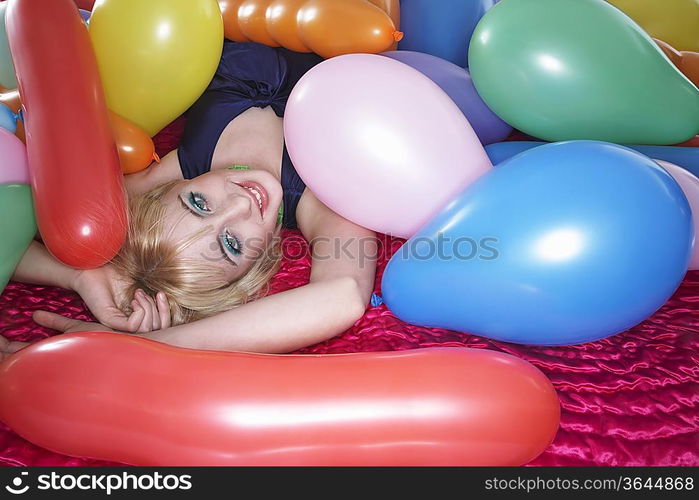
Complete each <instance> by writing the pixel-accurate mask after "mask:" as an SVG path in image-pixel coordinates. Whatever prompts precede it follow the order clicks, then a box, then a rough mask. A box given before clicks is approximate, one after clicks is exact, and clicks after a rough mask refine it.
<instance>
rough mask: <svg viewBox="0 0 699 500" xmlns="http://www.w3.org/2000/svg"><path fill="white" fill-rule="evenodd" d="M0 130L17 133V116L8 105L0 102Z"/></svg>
mask: <svg viewBox="0 0 699 500" xmlns="http://www.w3.org/2000/svg"><path fill="white" fill-rule="evenodd" d="M0 128H4V129H5V130H9V131H10V132H11V133H13V134H14V133H15V132H17V115H16V114H14V113H13V112H12V110H11V109H10V108H8V107H7V105H6V104H4V103H1V102H0Z"/></svg>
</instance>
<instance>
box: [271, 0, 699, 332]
mask: <svg viewBox="0 0 699 500" xmlns="http://www.w3.org/2000/svg"><path fill="white" fill-rule="evenodd" d="M639 3H643V2H639ZM678 3H682V2H681V1H680V2H678ZM688 3H692V2H688ZM457 4H458V5H457ZM654 5H656V7H657V9H659V11H658V12H660V13H663V12H662V11H663V7H662V6H661V5H660V3H657V2H656V3H655V4H654ZM692 5H693V6H694V10H692V11H691V12H692V13H694V14H692V15H695V14H697V9H699V6H697V4H696V3H692ZM671 10H672V8H668V13H669V11H671ZM664 14H667V13H664ZM688 17H691V16H689V14H688ZM667 18H668V16H666V17H665V19H666V22H667ZM671 19H675V18H674V17H672V18H671ZM401 21H402V26H401V29H402V31H403V32H404V33H405V37H404V39H403V41H401V43H400V44H399V50H398V51H393V52H386V53H384V54H383V56H384V57H383V58H382V57H381V56H375V55H361V54H352V55H346V56H340V57H337V58H334V59H332V60H330V61H326V62H324V63H321V64H320V65H318V66H317V67H315V68H313V69H312V70H311V71H310V72H309V73H308V74H306V75H305V76H304V77H303V78H302V79H301V81H300V82H299V83H298V85H297V87H296V88H295V89H294V91H293V92H292V95H291V98H290V101H289V104H288V107H287V115H286V120H285V137H286V140H287V147H288V150H289V154H290V156H291V158H292V160H293V161H294V164H295V165H296V167H297V170H298V171H299V173H300V175H301V177H302V178H303V179H304V180H305V181H306V183H307V185H308V186H309V187H310V189H311V190H312V191H313V192H314V193H315V194H316V196H318V198H319V199H321V200H322V201H323V202H324V203H326V204H327V205H328V206H330V207H331V208H333V209H334V210H335V211H337V212H338V213H340V214H341V215H343V216H344V217H346V218H348V219H350V220H353V221H354V222H356V223H358V224H361V225H363V226H366V227H369V228H371V229H374V230H377V231H380V232H384V233H389V234H392V235H395V236H400V237H404V238H409V239H408V241H407V242H406V243H405V245H404V246H403V247H402V249H401V250H400V251H399V252H398V253H397V254H396V255H394V256H393V258H392V259H391V261H390V263H389V265H388V267H387V269H386V271H385V273H384V276H383V283H382V289H383V295H384V299H385V302H386V304H387V306H388V307H389V309H390V310H391V311H392V312H393V313H395V314H396V315H397V316H398V317H399V318H401V319H402V320H405V321H408V322H410V323H414V324H419V325H423V326H433V327H442V328H449V329H453V330H459V331H466V332H470V333H475V334H478V335H481V336H485V337H489V338H493V339H497V340H502V341H509V342H519V343H524V344H536V345H567V344H575V343H581V342H588V341H593V340H597V339H601V338H604V337H607V336H610V335H613V334H615V333H618V332H621V331H623V330H626V329H628V328H630V327H632V326H634V325H636V324H638V323H639V322H641V321H643V320H644V319H646V318H647V317H649V316H650V315H651V314H653V313H654V312H655V311H656V310H657V309H658V308H660V307H661V306H662V305H663V304H664V303H665V302H666V301H667V299H668V298H669V297H670V296H671V295H672V294H673V293H674V291H675V290H676V289H677V287H678V286H679V284H680V283H681V281H682V279H683V277H684V275H685V273H686V271H687V269H688V268H689V269H696V268H697V266H698V265H699V251H697V250H695V249H694V227H695V225H694V222H693V219H692V208H694V207H697V206H699V191H697V187H698V186H699V179H697V178H696V177H695V176H694V175H693V174H692V173H694V174H699V148H696V147H680V146H679V145H678V144H679V143H685V144H684V145H691V144H692V141H695V140H696V138H695V136H696V134H697V133H699V90H698V89H697V87H696V85H695V84H694V83H693V82H692V80H691V79H690V78H691V77H692V74H693V73H692V71H693V64H694V63H693V62H694V61H695V56H696V55H697V54H694V53H692V52H686V51H685V52H683V53H682V52H678V51H677V50H675V49H673V48H672V47H670V46H669V45H667V44H665V45H666V46H663V43H662V42H657V43H656V41H654V40H653V39H652V38H651V36H650V35H649V34H648V33H646V32H645V31H644V30H643V29H642V28H641V27H639V26H638V25H637V24H636V23H635V22H634V21H633V20H632V19H631V18H630V17H628V16H627V15H625V14H624V13H623V12H621V11H620V10H618V9H617V8H616V7H615V6H613V5H611V4H610V3H607V2H605V1H603V0H526V1H525V0H520V1H518V0H501V1H499V2H494V1H489V0H474V1H471V2H448V1H439V0H437V1H422V0H405V1H403V2H402V3H401ZM678 22H679V21H678ZM413 23H414V24H413ZM432 23H438V24H439V26H440V29H439V30H437V29H436V28H435V27H434V26H433V24H432ZM471 33H472V36H471ZM654 34H656V35H658V36H665V35H666V34H665V33H662V32H657V33H654ZM693 34H694V35H696V32H694V33H693ZM668 39H669V38H668ZM673 43H677V41H676V39H673ZM661 46H662V47H663V48H662V49H661ZM680 47H683V48H684V47H686V45H681V46H680ZM406 48H409V49H411V50H405V49H406ZM612 48H613V50H612ZM663 50H665V52H663ZM466 53H468V70H467V69H465V68H464V67H463V66H466V61H465V59H464V58H463V57H460V55H461V56H463V55H465V54H466ZM666 53H667V54H668V55H666ZM387 59H388V60H387ZM445 59H450V60H451V61H452V62H450V61H447V60H445ZM396 61H398V62H401V63H402V64H395V62H396ZM411 70H412V71H411ZM415 70H417V71H415ZM683 72H684V73H683ZM365 88H371V89H372V93H371V94H370V95H367V94H366V92H365V91H364V89H365ZM360 94H361V95H360ZM338 95H339V96H341V98H338V97H337V96H338ZM445 97H449V99H445ZM329 109H332V110H333V111H334V112H333V113H329V112H328V111H327V110H329ZM511 127H514V128H516V129H518V130H520V131H522V132H524V133H526V134H529V135H531V136H533V137H538V138H540V139H544V140H548V141H561V142H558V143H554V144H545V143H544V142H527V143H524V142H521V143H520V142H500V141H502V140H504V138H505V137H506V136H507V135H508V134H509V132H510V131H511V130H512V129H511ZM624 144H633V146H629V147H627V146H624ZM484 146H485V149H484ZM484 150H485V152H486V153H487V155H488V159H487V160H486V159H484V157H483V154H482V153H483V151H484ZM654 160H658V161H660V160H664V161H665V162H669V163H663V164H662V167H661V166H660V165H659V163H658V162H657V161H654ZM492 165H497V166H496V167H495V168H491V166H492ZM329 166H332V168H330V167H329ZM359 200H361V201H359Z"/></svg>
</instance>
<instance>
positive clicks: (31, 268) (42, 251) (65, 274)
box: [11, 241, 80, 290]
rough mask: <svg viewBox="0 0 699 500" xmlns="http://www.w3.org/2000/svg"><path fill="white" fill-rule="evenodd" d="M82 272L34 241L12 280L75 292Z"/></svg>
mask: <svg viewBox="0 0 699 500" xmlns="http://www.w3.org/2000/svg"><path fill="white" fill-rule="evenodd" d="M79 274H80V271H78V270H77V269H74V268H72V267H69V266H66V265H65V264H63V263H61V262H60V261H58V260H57V259H55V258H54V257H53V256H52V255H51V254H50V253H49V251H48V250H46V247H45V246H44V245H42V244H41V243H39V242H38V241H32V242H31V244H30V245H29V248H27V251H26V252H24V255H23V256H22V260H21V261H20V262H19V264H18V265H17V267H16V268H15V272H14V274H13V275H12V278H11V279H12V280H14V281H21V282H22V283H30V284H33V285H48V286H58V287H61V288H67V289H69V290H74V286H75V280H76V279H77V278H78V276H79Z"/></svg>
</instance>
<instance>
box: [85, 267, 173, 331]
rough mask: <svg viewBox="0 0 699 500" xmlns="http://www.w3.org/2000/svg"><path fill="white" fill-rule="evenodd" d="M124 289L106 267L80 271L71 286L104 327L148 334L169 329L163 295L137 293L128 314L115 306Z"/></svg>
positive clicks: (167, 312)
mask: <svg viewBox="0 0 699 500" xmlns="http://www.w3.org/2000/svg"><path fill="white" fill-rule="evenodd" d="M125 289H126V283H125V282H124V281H123V280H122V279H120V277H119V276H118V274H117V273H116V271H115V270H114V268H113V267H112V266H111V265H109V264H107V265H105V266H102V267H99V268H97V269H88V270H85V271H81V272H80V273H79V274H78V275H77V277H76V279H75V281H74V283H73V290H75V291H76V292H78V294H79V295H80V297H82V299H83V300H84V301H85V304H86V305H87V307H88V308H89V309H90V312H92V314H93V315H94V316H95V318H97V320H98V321H99V322H100V323H102V324H103V325H105V326H106V327H109V328H113V329H115V330H122V331H126V332H150V331H153V330H160V329H161V328H168V327H170V324H171V320H170V305H169V304H168V301H167V299H166V297H165V294H163V293H162V292H158V294H157V296H156V299H155V300H154V299H153V298H152V297H150V296H148V295H146V294H145V293H144V292H143V291H142V290H136V293H135V296H134V298H133V300H132V301H131V309H132V310H133V312H132V313H131V314H130V315H127V314H126V313H124V312H123V311H122V310H121V309H120V308H119V307H118V305H117V304H119V303H120V302H121V301H122V300H123V297H124V295H125V293H126V292H125Z"/></svg>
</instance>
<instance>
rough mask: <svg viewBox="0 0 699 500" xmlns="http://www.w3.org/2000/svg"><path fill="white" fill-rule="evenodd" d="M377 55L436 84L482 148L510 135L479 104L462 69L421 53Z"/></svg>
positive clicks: (476, 94)
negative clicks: (418, 73) (407, 68)
mask: <svg viewBox="0 0 699 500" xmlns="http://www.w3.org/2000/svg"><path fill="white" fill-rule="evenodd" d="M381 55H382V56H386V57H390V58H391V59H395V60H396V61H400V62H402V63H404V64H407V65H408V66H410V67H412V68H413V69H416V70H418V71H419V72H420V73H422V74H423V75H425V76H427V77H428V78H429V79H430V80H432V81H433V82H434V83H436V84H437V85H439V86H440V87H441V88H442V90H443V91H444V92H446V93H447V95H448V96H449V97H451V100H452V101H454V102H455V103H456V105H457V106H458V107H459V109H460V110H461V112H462V113H463V114H464V116H465V117H466V118H467V119H468V121H469V123H470V124H471V126H472V127H473V130H474V131H475V132H476V135H477V136H478V139H480V141H481V143H482V144H483V145H486V144H492V143H494V142H500V141H503V140H505V139H506V138H507V137H508V136H509V135H510V134H511V133H512V127H511V126H510V125H508V124H507V123H505V122H504V121H503V120H502V119H501V118H500V117H499V116H498V115H496V114H495V113H493V112H492V111H491V110H490V108H489V107H488V106H487V105H486V104H485V102H483V99H481V96H479V95H478V92H477V91H476V87H475V86H474V85H473V80H471V75H470V74H469V72H468V71H466V70H465V69H463V68H460V67H459V66H457V65H456V64H454V63H451V62H449V61H446V60H444V59H441V58H439V57H436V56H432V55H430V54H423V53H422V52H412V51H410V50H395V51H391V52H384V53H382V54H381Z"/></svg>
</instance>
